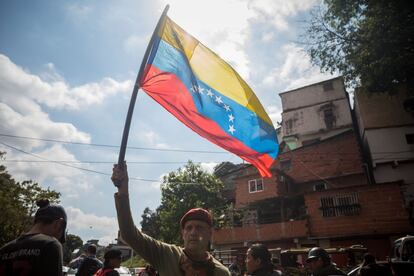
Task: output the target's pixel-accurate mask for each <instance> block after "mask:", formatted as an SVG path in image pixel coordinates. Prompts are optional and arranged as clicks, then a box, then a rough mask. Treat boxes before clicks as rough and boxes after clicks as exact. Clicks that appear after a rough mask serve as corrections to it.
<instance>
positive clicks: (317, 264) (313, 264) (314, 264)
mask: <svg viewBox="0 0 414 276" xmlns="http://www.w3.org/2000/svg"><path fill="white" fill-rule="evenodd" d="M308 264H309V267H310V269H311V270H312V271H315V270H317V269H318V268H322V267H323V261H322V259H321V258H314V259H311V260H309V261H308Z"/></svg>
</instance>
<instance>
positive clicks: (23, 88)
mask: <svg viewBox="0 0 414 276" xmlns="http://www.w3.org/2000/svg"><path fill="white" fill-rule="evenodd" d="M49 68H50V66H49ZM52 69H54V67H53V68H52ZM0 81H1V82H0V90H1V91H2V94H1V100H2V102H5V103H7V104H9V105H11V104H13V102H14V101H15V100H16V98H17V99H18V100H20V101H27V100H28V99H30V100H32V101H34V102H35V103H37V104H44V105H46V106H48V107H50V108H57V109H79V108H81V107H85V106H88V105H91V104H97V103H101V102H102V101H103V99H104V98H105V97H107V96H109V95H114V94H116V93H122V92H124V93H129V91H131V87H132V81H130V80H128V81H124V82H117V81H115V80H113V79H111V78H104V79H103V80H102V81H100V82H99V83H95V82H93V83H88V84H85V85H81V86H77V87H73V88H71V87H69V86H68V85H67V84H66V83H65V82H64V81H63V80H57V81H53V82H46V81H44V80H42V79H41V78H40V77H39V76H37V75H34V74H31V73H29V72H26V71H24V70H23V69H22V68H21V67H19V66H17V65H16V64H14V63H13V62H12V61H11V60H10V59H9V58H8V57H6V56H5V55H1V54H0ZM17 104H18V103H17ZM14 105H16V103H14ZM17 106H18V107H19V108H18V109H19V110H27V107H26V103H25V104H22V106H20V105H17ZM32 108H33V107H32Z"/></svg>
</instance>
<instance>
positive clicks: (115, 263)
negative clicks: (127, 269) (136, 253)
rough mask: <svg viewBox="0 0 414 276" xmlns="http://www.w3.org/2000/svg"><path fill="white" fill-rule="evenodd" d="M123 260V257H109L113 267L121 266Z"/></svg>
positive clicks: (110, 264)
mask: <svg viewBox="0 0 414 276" xmlns="http://www.w3.org/2000/svg"><path fill="white" fill-rule="evenodd" d="M121 262H122V259H121V257H119V258H113V259H109V266H110V267H113V268H119V267H120V266H121Z"/></svg>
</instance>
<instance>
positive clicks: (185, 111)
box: [141, 64, 274, 177]
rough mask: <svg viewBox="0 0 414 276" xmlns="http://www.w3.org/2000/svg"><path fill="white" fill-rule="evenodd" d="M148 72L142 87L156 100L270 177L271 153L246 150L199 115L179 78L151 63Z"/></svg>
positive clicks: (237, 141) (194, 129) (190, 125)
mask: <svg viewBox="0 0 414 276" xmlns="http://www.w3.org/2000/svg"><path fill="white" fill-rule="evenodd" d="M146 72H147V74H146V75H145V79H143V80H142V81H141V88H142V89H143V90H145V91H146V92H147V94H148V95H149V96H151V97H152V98H153V99H154V100H155V101H157V102H158V103H159V104H161V105H162V106H163V107H164V108H165V109H167V110H168V111H169V112H170V113H171V114H172V115H174V116H175V117H177V118H178V119H179V120H180V121H181V122H182V123H184V124H185V125H186V126H188V127H189V128H191V129H192V130H193V131H195V132H196V133H198V134H199V135H201V136H203V137H204V138H206V139H207V140H209V141H211V142H213V143H215V144H217V145H219V146H221V147H223V148H224V149H226V150H228V151H230V152H232V153H234V154H236V155H238V156H240V157H241V158H242V159H244V160H246V161H248V162H249V163H251V164H252V165H254V166H255V167H256V168H258V170H259V172H260V174H261V175H262V176H266V177H270V176H271V173H270V171H269V169H268V168H269V167H270V166H271V164H272V163H273V161H274V160H273V159H272V158H271V157H270V156H269V155H268V154H263V153H259V152H256V151H254V150H252V149H251V148H249V147H247V146H246V145H245V144H243V143H242V142H241V141H239V140H237V139H235V138H234V137H232V136H231V135H229V134H228V133H226V132H225V131H223V129H221V128H220V126H219V125H218V124H217V123H216V122H214V121H212V120H210V119H208V118H206V117H204V116H202V115H201V114H199V113H198V111H197V108H196V106H195V104H194V102H193V99H192V96H191V94H190V93H191V92H189V91H188V90H187V87H186V86H185V85H184V84H183V83H182V82H181V80H180V79H179V78H177V76H175V75H174V74H171V73H169V72H162V71H160V70H159V69H158V68H156V67H155V66H153V65H151V64H147V68H146Z"/></svg>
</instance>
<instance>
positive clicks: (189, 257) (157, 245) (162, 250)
mask: <svg viewBox="0 0 414 276" xmlns="http://www.w3.org/2000/svg"><path fill="white" fill-rule="evenodd" d="M112 181H113V183H114V185H115V186H117V187H118V192H117V193H116V194H115V205H116V210H117V215H118V224H119V229H120V231H121V237H122V240H123V241H125V242H126V243H127V244H129V246H131V247H132V249H133V250H134V251H135V252H137V253H138V254H139V255H140V256H141V257H142V258H144V259H145V260H146V261H147V262H149V263H150V264H151V265H153V266H154V267H155V269H156V270H157V271H158V272H159V273H160V275H168V276H170V275H177V276H178V275H185V276H196V275H198V276H230V272H229V270H228V269H227V268H226V267H225V266H224V265H223V264H221V263H220V262H219V261H217V260H216V259H215V258H214V257H213V256H212V255H211V254H210V253H209V252H208V246H209V244H210V241H211V235H212V231H213V220H212V217H211V215H210V213H209V212H208V211H207V210H204V209H201V208H195V209H191V210H189V211H188V212H187V213H186V214H184V215H183V217H182V219H181V221H180V225H181V234H182V238H183V241H184V247H180V246H176V245H172V244H167V243H164V242H161V241H159V240H156V239H154V238H152V237H150V236H148V235H146V234H144V233H142V232H141V231H140V230H139V229H137V228H136V227H135V225H134V221H133V219H132V215H131V208H130V205H129V195H128V172H127V167H126V163H124V164H123V165H122V166H119V165H114V169H113V174H112Z"/></svg>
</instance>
